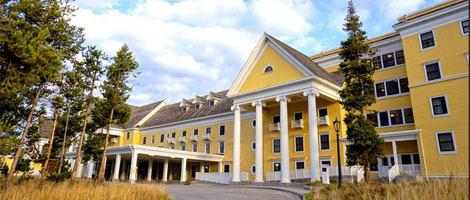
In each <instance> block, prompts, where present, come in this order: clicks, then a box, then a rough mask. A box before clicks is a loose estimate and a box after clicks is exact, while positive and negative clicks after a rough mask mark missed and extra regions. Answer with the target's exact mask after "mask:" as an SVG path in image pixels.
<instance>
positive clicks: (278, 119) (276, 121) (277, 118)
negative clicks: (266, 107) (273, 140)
mask: <svg viewBox="0 0 470 200" xmlns="http://www.w3.org/2000/svg"><path fill="white" fill-rule="evenodd" d="M277 123H281V116H279V115H276V116H273V124H277Z"/></svg>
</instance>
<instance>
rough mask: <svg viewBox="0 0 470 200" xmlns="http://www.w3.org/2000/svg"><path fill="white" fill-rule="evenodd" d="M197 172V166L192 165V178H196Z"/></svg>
mask: <svg viewBox="0 0 470 200" xmlns="http://www.w3.org/2000/svg"><path fill="white" fill-rule="evenodd" d="M196 171H197V167H196V165H191V178H196Z"/></svg>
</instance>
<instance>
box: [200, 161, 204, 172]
mask: <svg viewBox="0 0 470 200" xmlns="http://www.w3.org/2000/svg"><path fill="white" fill-rule="evenodd" d="M199 172H201V173H204V163H201V165H199Z"/></svg>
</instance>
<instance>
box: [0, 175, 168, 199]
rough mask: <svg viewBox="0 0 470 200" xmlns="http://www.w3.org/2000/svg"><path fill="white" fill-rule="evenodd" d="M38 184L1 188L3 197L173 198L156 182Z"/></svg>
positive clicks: (28, 183) (29, 183) (0, 193)
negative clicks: (153, 183)
mask: <svg viewBox="0 0 470 200" xmlns="http://www.w3.org/2000/svg"><path fill="white" fill-rule="evenodd" d="M2 183H3V182H2ZM38 186H39V181H38V180H30V181H26V182H23V183H21V184H18V185H14V184H12V185H11V186H10V187H9V188H8V189H7V190H0V200H17V199H18V200H19V199H21V200H23V199H28V200H29V199H31V200H33V199H34V200H55V199H67V200H79V199H158V200H167V199H171V197H170V196H169V195H168V194H167V192H166V191H165V189H164V188H163V187H159V186H156V185H130V184H112V183H104V184H95V183H94V182H89V181H76V182H75V183H74V184H72V183H70V182H68V181H65V182H59V183H55V182H50V181H47V182H45V184H44V185H43V187H42V188H41V189H38Z"/></svg>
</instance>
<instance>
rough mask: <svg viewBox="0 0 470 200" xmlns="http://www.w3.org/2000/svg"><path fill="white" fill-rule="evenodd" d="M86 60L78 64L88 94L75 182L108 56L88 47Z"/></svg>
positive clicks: (73, 177) (73, 178) (78, 150)
mask: <svg viewBox="0 0 470 200" xmlns="http://www.w3.org/2000/svg"><path fill="white" fill-rule="evenodd" d="M82 56H83V58H84V60H83V61H82V62H77V63H76V70H77V71H78V72H79V73H80V74H81V75H80V77H82V78H83V79H82V83H83V84H82V85H81V86H80V87H82V88H83V89H84V90H85V91H87V92H88V94H87V96H86V97H85V103H86V106H85V110H84V111H83V113H84V114H83V115H84V116H83V123H82V130H81V133H80V139H79V141H78V149H77V154H76V157H75V163H74V166H73V171H72V177H71V178H72V181H73V180H75V175H76V173H77V168H78V164H79V162H80V156H81V153H82V145H83V140H84V137H85V132H86V130H87V123H88V121H89V114H90V109H91V106H92V105H93V104H94V102H95V97H93V91H94V90H95V89H96V87H97V86H96V85H95V83H96V81H98V80H99V78H100V77H101V76H102V75H103V73H104V68H103V61H104V60H106V56H105V55H104V53H103V52H102V51H101V50H98V49H96V47H95V46H89V47H87V50H86V51H85V52H84V53H83V54H82Z"/></svg>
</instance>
